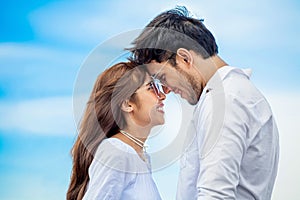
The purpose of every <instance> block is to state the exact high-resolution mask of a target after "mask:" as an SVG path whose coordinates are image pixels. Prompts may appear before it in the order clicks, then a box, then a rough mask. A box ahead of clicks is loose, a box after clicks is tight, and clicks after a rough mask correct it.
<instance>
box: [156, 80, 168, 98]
mask: <svg viewBox="0 0 300 200" xmlns="http://www.w3.org/2000/svg"><path fill="white" fill-rule="evenodd" d="M153 86H154V90H155V93H156V94H157V95H158V94H159V93H164V94H168V93H170V89H169V88H168V87H166V86H164V85H162V84H161V83H160V82H159V81H157V80H154V81H153Z"/></svg>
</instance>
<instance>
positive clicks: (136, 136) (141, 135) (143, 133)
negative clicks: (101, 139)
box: [113, 127, 151, 160]
mask: <svg viewBox="0 0 300 200" xmlns="http://www.w3.org/2000/svg"><path fill="white" fill-rule="evenodd" d="M150 130H151V129H147V128H145V127H126V128H124V129H122V130H121V131H120V132H119V133H117V134H116V135H114V136H113V137H115V138H118V139H120V140H122V141H123V142H125V143H126V144H128V145H129V146H131V147H132V148H133V149H134V150H135V151H136V152H137V154H138V155H139V156H140V157H141V158H142V159H143V160H144V155H143V154H144V148H145V145H144V143H145V141H146V140H147V137H148V135H149V133H150Z"/></svg>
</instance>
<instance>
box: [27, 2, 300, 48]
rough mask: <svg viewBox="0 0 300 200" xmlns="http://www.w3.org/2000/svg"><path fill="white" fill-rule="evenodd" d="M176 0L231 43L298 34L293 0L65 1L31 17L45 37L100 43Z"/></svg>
mask: <svg viewBox="0 0 300 200" xmlns="http://www.w3.org/2000/svg"><path fill="white" fill-rule="evenodd" d="M176 5H186V6H187V7H188V9H189V10H190V11H191V12H192V13H194V14H195V16H197V17H200V18H205V24H206V25H207V26H208V27H209V28H210V29H211V30H212V31H213V32H215V33H216V36H217V38H218V39H219V40H224V41H226V42H228V43H229V44H237V45H240V44H241V43H242V44H243V45H247V46H248V47H249V46H251V45H254V46H257V45H271V46H272V45H274V42H276V43H278V42H280V43H281V44H282V45H286V42H282V39H281V40H279V38H282V35H286V34H287V33H286V31H287V30H288V34H291V35H293V36H295V37H296V36H297V34H295V33H293V32H295V29H294V28H293V27H295V26H294V23H297V21H295V19H296V18H297V16H299V14H298V12H297V10H296V9H294V6H293V5H292V2H289V1H287V2H282V3H281V2H276V3H274V2H273V1H264V2H261V1H258V0H256V1H248V2H244V1H236V0H229V1H202V2H198V1H184V2H183V1H179V0H177V1H172V2H170V1H158V0H157V1H135V0H128V1H121V0H115V1H110V2H105V3H104V2H100V1H97V2H96V1H78V2H72V3H71V2H70V1H65V2H55V3H52V4H50V5H48V6H45V7H42V8H40V9H39V10H36V11H35V12H33V13H31V15H30V16H29V18H30V21H31V24H32V27H33V29H34V30H35V32H36V33H37V34H38V35H40V36H42V37H48V38H55V39H58V40H59V41H70V42H76V43H78V42H79V43H80V42H81V43H83V44H84V43H87V44H97V43H99V42H101V41H103V40H105V39H107V38H109V37H111V36H112V35H116V34H119V33H121V32H124V31H129V30H132V29H136V28H143V27H144V26H145V25H146V24H147V23H148V22H149V21H150V20H151V19H153V18H154V17H155V16H156V15H157V14H159V13H161V12H162V11H164V10H167V9H171V8H174V7H175V6H176ZM280 13H288V14H285V15H280ZM280 27H281V28H280ZM296 32H297V33H299V29H298V30H297V31H296ZM286 39H288V38H285V39H284V40H286ZM292 44H293V42H289V45H292Z"/></svg>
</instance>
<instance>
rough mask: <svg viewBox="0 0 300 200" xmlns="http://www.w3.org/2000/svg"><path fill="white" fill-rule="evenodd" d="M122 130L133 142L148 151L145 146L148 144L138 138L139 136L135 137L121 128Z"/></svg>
mask: <svg viewBox="0 0 300 200" xmlns="http://www.w3.org/2000/svg"><path fill="white" fill-rule="evenodd" d="M120 132H121V133H122V134H123V135H124V136H126V137H127V138H128V139H130V140H131V141H132V142H134V143H135V144H137V145H138V146H140V147H142V149H143V151H146V149H145V148H147V147H148V146H147V145H146V144H145V143H144V142H143V141H141V140H140V139H138V138H136V137H134V136H133V135H131V134H129V133H127V132H126V131H123V130H120Z"/></svg>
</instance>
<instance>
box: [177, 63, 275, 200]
mask: <svg viewBox="0 0 300 200" xmlns="http://www.w3.org/2000/svg"><path fill="white" fill-rule="evenodd" d="M249 77H250V71H249V70H241V69H238V68H234V67H230V66H224V67H222V68H220V69H218V70H217V72H216V73H215V74H214V75H213V77H212V78H211V79H210V80H209V82H208V83H207V85H206V87H205V88H204V92H203V93H202V94H201V96H200V99H199V102H198V104H197V105H196V108H195V111H194V116H193V120H192V122H191V125H190V129H189V132H188V136H187V138H186V144H185V147H184V151H183V155H182V158H181V162H180V174H179V182H178V190H177V196H176V198H177V199H178V200H193V199H198V200H201V199H203V200H210V199H222V200H223V199H241V200H252V199H256V200H268V199H271V195H272V189H273V186H274V182H275V178H276V174H277V167H278V156H279V138H278V129H277V126H276V123H275V121H274V116H273V114H272V111H271V108H270V106H269V104H268V102H267V100H266V99H265V98H264V96H263V95H262V94H261V93H260V92H259V91H258V89H257V88H256V87H255V86H254V85H253V84H252V83H251V82H250V80H249Z"/></svg>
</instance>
